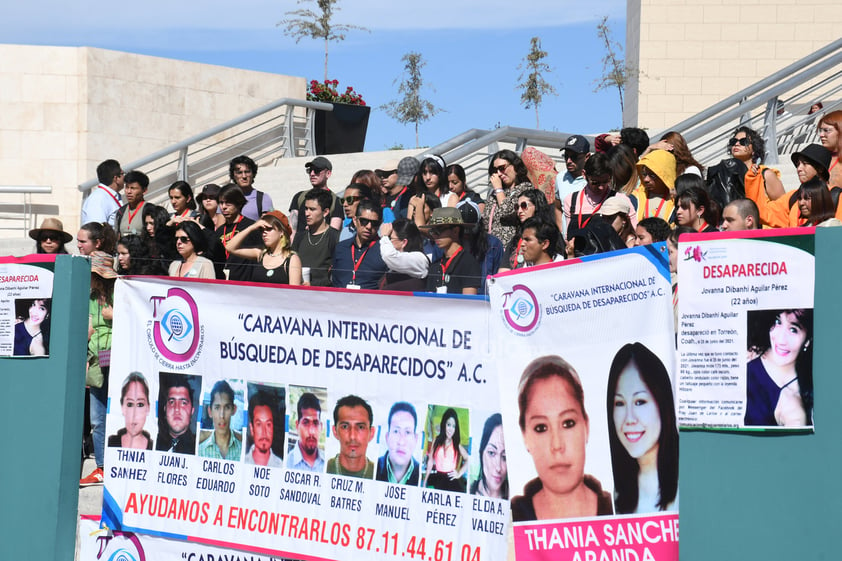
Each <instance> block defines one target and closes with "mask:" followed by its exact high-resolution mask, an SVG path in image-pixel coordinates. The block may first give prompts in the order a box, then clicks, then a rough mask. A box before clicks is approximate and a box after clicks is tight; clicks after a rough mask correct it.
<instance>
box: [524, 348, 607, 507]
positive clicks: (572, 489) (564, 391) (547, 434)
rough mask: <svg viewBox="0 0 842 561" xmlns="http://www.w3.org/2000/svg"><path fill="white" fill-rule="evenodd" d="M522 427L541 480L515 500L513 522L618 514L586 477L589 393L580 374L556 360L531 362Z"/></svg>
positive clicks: (545, 358)
mask: <svg viewBox="0 0 842 561" xmlns="http://www.w3.org/2000/svg"><path fill="white" fill-rule="evenodd" d="M517 400H518V424H519V426H520V430H521V435H522V437H523V441H524V444H525V446H526V450H527V451H528V452H529V455H530V456H532V461H533V462H534V464H535V471H536V472H537V473H538V477H536V478H534V479H532V480H530V481H528V482H527V483H526V485H525V486H524V488H523V495H519V496H516V497H514V498H513V499H512V520H513V521H514V522H525V521H531V520H550V519H557V518H582V517H590V516H605V515H611V514H613V513H614V508H613V505H612V502H611V495H610V493H608V492H607V491H604V490H603V489H602V484H601V483H600V481H599V480H598V479H597V478H595V477H593V476H592V475H588V474H586V473H585V449H586V446H587V443H588V437H589V431H590V428H589V420H588V413H587V411H585V392H584V389H583V388H582V382H581V381H580V379H579V375H578V374H577V373H576V370H575V369H574V368H573V366H571V365H570V364H569V363H568V362H567V361H565V360H564V359H563V358H561V357H560V356H557V355H547V356H542V357H539V358H536V359H535V360H533V361H532V362H530V363H529V364H528V365H527V366H526V369H525V370H524V371H523V375H522V376H521V378H520V383H519V384H518V392H517Z"/></svg>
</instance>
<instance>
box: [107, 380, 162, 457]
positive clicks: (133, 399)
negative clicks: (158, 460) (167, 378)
mask: <svg viewBox="0 0 842 561" xmlns="http://www.w3.org/2000/svg"><path fill="white" fill-rule="evenodd" d="M120 411H121V412H122V414H123V421H124V423H125V426H124V427H123V428H121V429H120V430H118V431H117V434H112V435H110V436H109V437H108V446H109V447H110V448H137V449H140V450H152V435H150V434H149V433H148V432H147V431H146V420H147V418H148V417H149V382H147V381H146V377H145V376H144V375H143V374H141V373H140V372H132V373H131V374H129V375H128V376H126V378H125V380H123V384H122V386H121V387H120Z"/></svg>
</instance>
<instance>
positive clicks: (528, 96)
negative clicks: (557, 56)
mask: <svg viewBox="0 0 842 561" xmlns="http://www.w3.org/2000/svg"><path fill="white" fill-rule="evenodd" d="M547 54H548V53H547V51H544V50H542V49H541V38H540V37H533V38H532V46H531V48H530V49H529V54H527V55H526V56H525V57H524V59H523V61H522V62H521V63H520V64H519V65H518V67H517V68H518V70H520V71H521V72H520V76H518V80H522V82H521V83H520V84H518V86H517V87H518V88H520V89H521V90H523V93H522V94H521V96H520V102H521V103H522V104H523V106H524V108H526V109H529V108H530V107H535V128H536V129H537V128H541V124H540V120H539V118H538V107H539V106H540V105H541V102H542V101H544V96H545V95H558V94H557V93H556V91H555V88H554V87H553V86H552V84H550V83H549V82H547V81H546V80H545V79H544V74H549V73H550V72H552V68H550V65H548V64H547V63H546V62H544V59H545V58H547Z"/></svg>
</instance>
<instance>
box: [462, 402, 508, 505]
mask: <svg viewBox="0 0 842 561" xmlns="http://www.w3.org/2000/svg"><path fill="white" fill-rule="evenodd" d="M474 459H475V461H474V466H478V468H475V470H476V475H475V476H473V479H472V481H471V486H470V490H471V494H472V495H477V496H480V497H489V498H492V499H508V498H509V470H508V465H507V463H506V442H505V440H504V439H503V416H502V415H500V413H494V414H493V415H491V416H489V417H488V418H487V419H486V420H485V423H484V424H483V426H482V437H481V438H480V442H479V450H478V451H477V453H476V455H475V456H474Z"/></svg>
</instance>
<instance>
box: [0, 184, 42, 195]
mask: <svg viewBox="0 0 842 561" xmlns="http://www.w3.org/2000/svg"><path fill="white" fill-rule="evenodd" d="M52 192H53V188H52V186H50V185H0V193H23V194H27V195H28V194H32V193H41V194H50V193H52Z"/></svg>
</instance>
